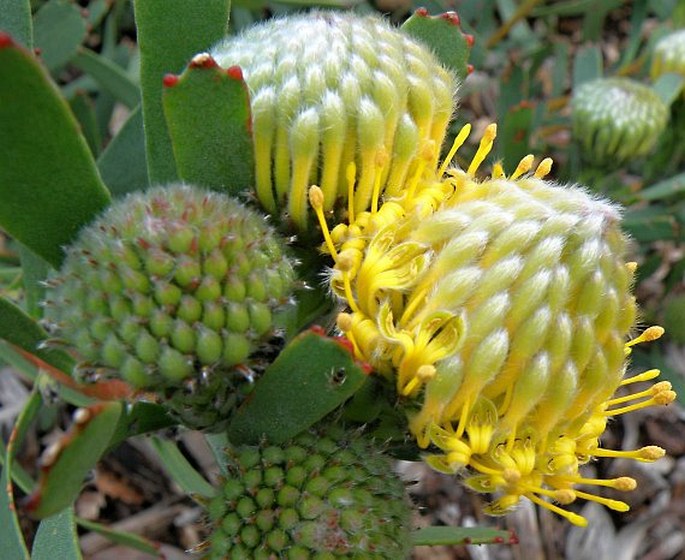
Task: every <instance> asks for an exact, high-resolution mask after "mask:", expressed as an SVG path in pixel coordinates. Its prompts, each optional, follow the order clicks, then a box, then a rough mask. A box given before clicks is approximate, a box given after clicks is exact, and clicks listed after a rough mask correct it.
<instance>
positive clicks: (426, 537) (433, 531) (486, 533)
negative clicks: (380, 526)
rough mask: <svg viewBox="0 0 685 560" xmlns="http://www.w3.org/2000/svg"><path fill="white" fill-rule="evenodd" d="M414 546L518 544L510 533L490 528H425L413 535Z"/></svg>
mask: <svg viewBox="0 0 685 560" xmlns="http://www.w3.org/2000/svg"><path fill="white" fill-rule="evenodd" d="M412 542H413V543H414V546H437V545H442V546H456V545H464V544H504V543H507V544H516V543H518V539H517V538H516V536H514V535H513V533H510V532H509V531H502V530H500V529H491V528H489V527H438V526H435V527H424V528H422V529H419V530H418V531H414V532H413V533H412Z"/></svg>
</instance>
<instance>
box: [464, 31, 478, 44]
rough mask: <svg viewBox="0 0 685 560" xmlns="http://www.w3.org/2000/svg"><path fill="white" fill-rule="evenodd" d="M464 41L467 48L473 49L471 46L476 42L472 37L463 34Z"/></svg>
mask: <svg viewBox="0 0 685 560" xmlns="http://www.w3.org/2000/svg"><path fill="white" fill-rule="evenodd" d="M464 40H465V41H466V44H467V45H468V47H469V48H471V47H473V44H474V43H475V42H476V39H475V37H474V36H473V35H468V34H466V33H464Z"/></svg>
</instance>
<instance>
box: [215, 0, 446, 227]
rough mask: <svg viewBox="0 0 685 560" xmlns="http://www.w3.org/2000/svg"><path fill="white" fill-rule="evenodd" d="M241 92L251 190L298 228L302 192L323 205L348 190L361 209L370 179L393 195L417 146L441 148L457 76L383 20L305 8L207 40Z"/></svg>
mask: <svg viewBox="0 0 685 560" xmlns="http://www.w3.org/2000/svg"><path fill="white" fill-rule="evenodd" d="M210 54H211V56H212V57H213V58H214V59H215V60H216V61H217V62H218V63H219V64H220V65H221V66H224V67H230V66H235V65H237V66H240V68H241V69H242V71H243V75H244V76H245V80H246V82H247V85H248V87H249V89H250V97H251V108H252V118H253V132H254V146H255V172H256V191H257V197H258V198H259V201H260V203H261V204H262V205H263V206H264V208H265V209H266V210H267V211H268V212H270V213H272V214H285V216H284V217H285V219H286V221H287V222H290V223H291V224H292V225H293V226H295V228H296V229H298V230H300V231H304V230H306V229H307V227H308V221H309V220H308V218H309V215H308V212H307V209H308V208H307V189H308V187H309V185H311V183H312V181H315V182H318V184H319V185H320V186H321V188H322V189H323V191H324V194H325V205H326V210H331V209H333V208H334V207H335V206H336V201H338V199H342V200H343V201H344V200H345V199H347V197H348V192H347V190H345V189H344V188H341V187H344V186H345V185H346V182H345V173H346V172H347V170H348V169H350V167H349V164H350V163H353V164H354V166H353V167H352V169H353V171H351V172H352V173H353V174H355V176H356V177H357V180H356V183H355V186H356V190H355V193H354V203H355V205H356V209H357V211H358V212H361V211H363V210H366V209H368V207H369V204H370V201H371V195H372V192H371V191H372V188H373V184H374V181H375V178H376V177H377V176H380V178H381V179H380V186H381V189H382V190H383V189H387V192H388V193H389V194H391V195H392V196H396V195H397V194H399V189H400V188H401V185H402V184H403V183H404V181H405V178H406V175H407V173H408V170H409V169H410V167H411V166H412V164H413V162H414V160H415V159H416V157H417V155H418V153H419V151H420V148H421V146H423V145H424V144H426V143H427V144H435V145H437V146H440V145H441V144H442V141H443V139H444V137H445V133H446V130H447V125H448V123H449V120H450V118H451V116H452V112H453V109H454V95H455V93H456V79H455V77H454V76H453V75H452V73H451V72H449V71H448V70H447V69H445V68H443V67H442V66H441V65H440V64H439V63H438V61H437V59H436V57H435V56H434V55H433V53H432V52H431V51H430V50H429V49H428V48H427V47H425V46H423V45H422V44H420V43H419V42H417V41H416V40H414V39H412V38H411V37H410V36H409V35H408V34H406V33H403V32H402V31H400V30H399V29H393V28H392V27H391V26H390V25H389V24H388V23H387V22H386V21H384V20H383V19H381V18H374V17H360V16H358V15H355V14H351V13H342V12H330V11H327V12H313V13H309V14H305V15H298V16H289V17H284V18H281V19H276V20H271V21H268V22H265V23H263V24H261V25H258V26H254V27H250V28H249V29H247V30H246V31H245V32H244V33H242V34H240V35H238V36H235V37H229V38H227V39H226V40H225V41H223V42H221V43H219V44H218V45H217V46H215V47H214V48H213V49H212V50H211V52H210Z"/></svg>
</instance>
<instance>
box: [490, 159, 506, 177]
mask: <svg viewBox="0 0 685 560" xmlns="http://www.w3.org/2000/svg"><path fill="white" fill-rule="evenodd" d="M504 177H506V174H505V173H504V168H503V167H502V164H501V163H500V162H499V161H498V162H495V163H493V164H492V178H493V179H503V178H504Z"/></svg>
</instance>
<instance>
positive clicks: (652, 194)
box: [637, 172, 685, 200]
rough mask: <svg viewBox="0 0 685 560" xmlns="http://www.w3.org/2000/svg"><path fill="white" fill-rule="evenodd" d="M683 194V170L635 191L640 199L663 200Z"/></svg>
mask: <svg viewBox="0 0 685 560" xmlns="http://www.w3.org/2000/svg"><path fill="white" fill-rule="evenodd" d="M682 194H685V172H684V173H680V174H678V175H674V176H673V177H669V178H668V179H665V180H663V181H659V182H658V183H656V184H654V185H651V186H649V187H647V188H646V189H642V190H641V191H639V192H638V193H637V196H638V197H639V198H640V200H665V199H667V198H670V197H672V196H676V195H682Z"/></svg>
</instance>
